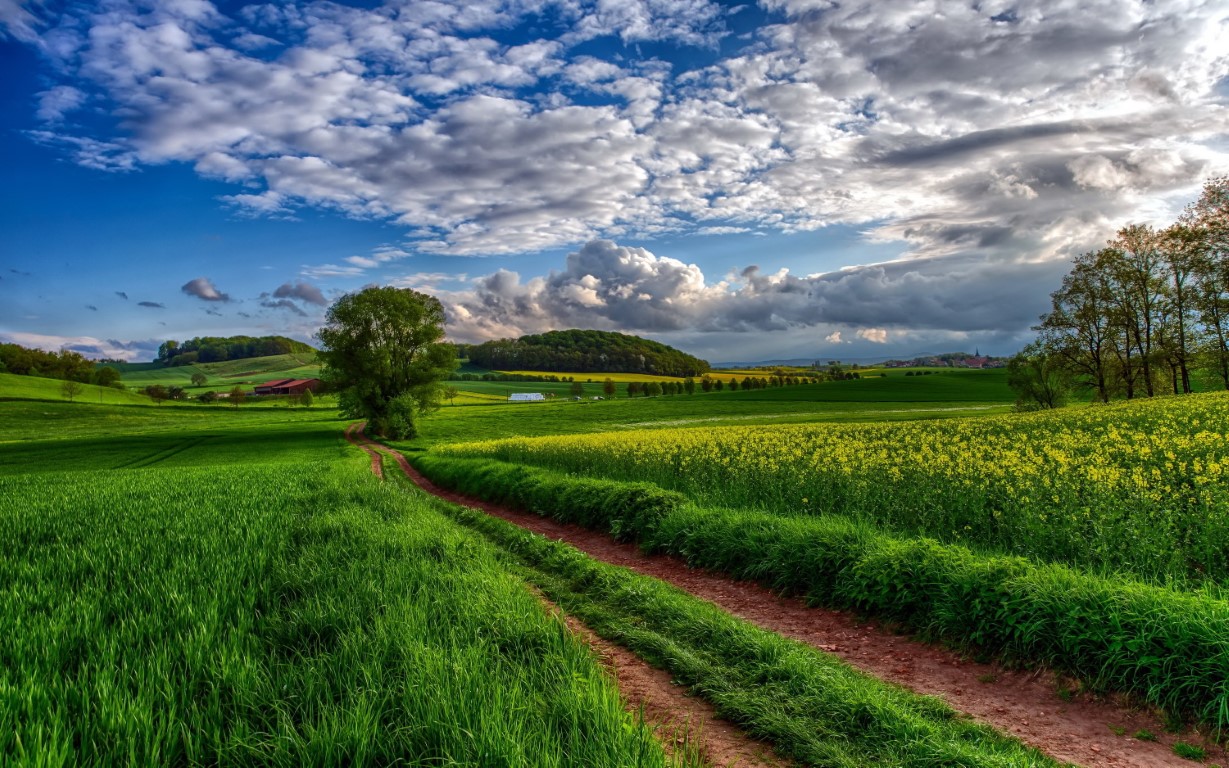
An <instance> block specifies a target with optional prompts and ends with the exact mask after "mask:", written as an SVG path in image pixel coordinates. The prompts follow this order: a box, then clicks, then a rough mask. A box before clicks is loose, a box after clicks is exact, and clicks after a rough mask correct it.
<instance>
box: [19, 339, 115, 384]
mask: <svg viewBox="0 0 1229 768" xmlns="http://www.w3.org/2000/svg"><path fill="white" fill-rule="evenodd" d="M93 372H94V364H93V363H92V362H90V361H89V360H87V359H86V358H85V356H84V355H82V354H81V353H80V352H73V351H72V350H69V349H61V350H60V351H59V352H44V351H43V350H41V349H27V348H26V347H23V346H21V345H20V344H0V373H14V374H17V375H18V376H42V377H44V378H47V379H71V380H73V381H90V378H91V374H93Z"/></svg>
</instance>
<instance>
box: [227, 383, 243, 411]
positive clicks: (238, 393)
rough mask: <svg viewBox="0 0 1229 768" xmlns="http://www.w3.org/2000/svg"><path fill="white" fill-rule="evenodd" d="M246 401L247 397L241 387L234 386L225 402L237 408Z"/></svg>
mask: <svg viewBox="0 0 1229 768" xmlns="http://www.w3.org/2000/svg"><path fill="white" fill-rule="evenodd" d="M246 399H247V395H246V394H244V392H243V387H241V386H239V385H238V384H236V385H235V386H234V387H232V388H231V390H230V396H229V397H228V398H227V402H229V403H230V404H231V405H233V406H234V407H236V408H238V407H239V406H241V405H243V401H244V400H246Z"/></svg>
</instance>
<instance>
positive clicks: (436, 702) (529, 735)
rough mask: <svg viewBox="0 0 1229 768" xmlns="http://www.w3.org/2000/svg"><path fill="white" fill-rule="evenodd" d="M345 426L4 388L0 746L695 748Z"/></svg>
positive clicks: (0, 758)
mask: <svg viewBox="0 0 1229 768" xmlns="http://www.w3.org/2000/svg"><path fill="white" fill-rule="evenodd" d="M343 426H344V422H342V421H340V420H338V419H337V418H336V415H335V412H333V411H332V410H325V409H317V410H305V409H294V410H289V409H285V408H247V407H244V408H240V409H231V408H227V407H201V406H190V407H189V406H183V407H167V406H165V405H164V406H153V405H125V406H106V405H104V406H98V405H93V404H89V403H80V402H78V403H71V404H70V403H62V402H46V401H40V400H28V401H21V400H8V401H0V434H2V439H3V442H0V661H2V663H0V764H4V765H14V766H24V765H30V766H67V765H196V764H229V765H266V766H274V765H276V766H292V765H307V764H330V765H343V764H344V765H392V764H408V765H509V766H511V765H543V766H590V765H595V766H664V765H667V764H672V763H679V762H685V761H686V759H687V758H686V752H685V751H684V753H683V754H682V755H680V757H679V758H678V759H677V760H673V759H668V758H667V757H666V756H665V755H664V753H663V751H662V749H661V746H660V743H659V741H658V740H657V739H655V738H654V736H653V735H652V733H651V732H650V730H649V729H648V728H647V727H646V726H644V725H642V724H641V723H640V722H639V721H638V720H637V718H636V716H635V714H634V713H633V714H629V713H627V712H625V711H624V709H623V704H622V701H621V700H620V697H619V694H618V691H617V690H616V689H615V687H614V685H613V683H612V682H611V680H610V679H609V678H608V677H607V676H606V674H605V672H604V671H603V670H602V668H601V666H600V664H599V663H598V660H597V659H596V658H595V657H594V656H593V655H592V653H591V652H590V651H589V650H588V649H587V648H586V647H585V646H584V645H583V644H582V643H580V642H579V641H578V640H577V639H576V638H575V637H573V635H572V634H571V633H570V631H569V630H568V629H567V628H566V626H565V625H564V624H563V622H562V621H561V620H560V619H559V618H557V617H555V616H553V615H551V614H550V613H549V612H548V610H547V608H545V607H544V606H543V605H542V603H540V602H539V600H538V599H537V598H536V597H535V596H534V595H533V594H532V593H531V592H530V591H528V590H526V589H525V586H524V583H523V581H522V580H521V578H520V577H518V576H516V575H514V574H513V573H511V572H510V571H509V569H508V568H507V566H506V565H505V564H504V563H503V562H502V561H501V559H500V556H499V555H498V554H497V551H496V549H495V548H494V547H493V546H492V545H490V544H487V543H486V542H484V540H483V539H482V537H481V536H479V535H477V534H474V533H471V532H468V531H466V530H464V529H463V528H460V527H458V526H457V525H456V524H455V523H453V522H451V521H449V520H448V519H447V518H445V517H444V516H442V515H441V514H440V513H439V512H438V511H436V510H435V509H434V508H433V506H432V504H431V503H430V502H429V501H428V500H427V499H426V498H425V497H423V496H421V495H417V496H409V495H406V494H403V493H400V492H399V491H397V490H396V489H395V488H392V487H390V486H388V485H385V484H381V483H379V482H378V481H377V480H376V479H375V478H374V477H373V476H372V475H371V473H370V471H369V468H368V461H367V458H366V456H364V455H363V454H362V453H360V452H359V451H358V450H357V449H355V448H353V447H351V446H349V445H348V444H347V443H346V442H345V441H344V440H343V437H342V428H343Z"/></svg>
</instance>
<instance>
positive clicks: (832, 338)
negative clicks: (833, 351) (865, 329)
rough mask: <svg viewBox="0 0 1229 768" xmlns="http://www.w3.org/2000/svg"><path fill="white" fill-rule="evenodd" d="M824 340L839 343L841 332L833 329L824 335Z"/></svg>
mask: <svg viewBox="0 0 1229 768" xmlns="http://www.w3.org/2000/svg"><path fill="white" fill-rule="evenodd" d="M824 341H826V342H828V343H829V344H840V343H841V332H840V331H833V332H832V333H830V334H828V335H827V336H825V337H824Z"/></svg>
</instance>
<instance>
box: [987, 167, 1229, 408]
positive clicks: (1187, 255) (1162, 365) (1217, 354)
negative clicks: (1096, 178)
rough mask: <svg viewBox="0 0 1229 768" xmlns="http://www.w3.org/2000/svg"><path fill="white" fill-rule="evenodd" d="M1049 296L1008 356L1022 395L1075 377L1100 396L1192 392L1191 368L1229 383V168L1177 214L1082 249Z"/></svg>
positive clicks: (1035, 396) (1047, 402) (1035, 395)
mask: <svg viewBox="0 0 1229 768" xmlns="http://www.w3.org/2000/svg"><path fill="white" fill-rule="evenodd" d="M1051 301H1052V309H1051V311H1050V312H1048V313H1046V314H1045V315H1043V316H1042V317H1041V323H1040V324H1039V325H1037V326H1035V327H1034V330H1037V331H1038V332H1039V334H1040V335H1039V338H1038V339H1037V341H1035V342H1034V343H1033V344H1030V345H1029V346H1028V347H1026V348H1025V349H1024V351H1023V352H1022V353H1021V354H1020V355H1019V356H1017V358H1016V359H1014V360H1013V361H1012V364H1011V365H1010V366H1009V371H1008V374H1009V380H1010V381H1011V382H1012V383H1013V386H1015V387H1016V388H1017V390H1018V391H1020V392H1021V397H1022V400H1025V401H1028V402H1033V403H1036V404H1037V405H1041V406H1043V407H1044V406H1053V405H1057V404H1061V400H1062V398H1063V393H1064V391H1065V389H1066V388H1067V386H1068V385H1069V384H1070V383H1072V382H1074V383H1076V384H1078V385H1081V386H1085V387H1088V388H1089V389H1091V390H1092V392H1093V395H1094V397H1095V398H1096V399H1097V400H1099V401H1101V402H1108V401H1109V400H1110V399H1112V398H1115V397H1125V398H1128V399H1129V398H1134V397H1140V396H1147V397H1152V396H1154V395H1158V394H1169V393H1189V392H1190V391H1191V390H1192V383H1191V382H1192V375H1193V373H1203V374H1205V375H1206V376H1207V377H1209V378H1210V379H1211V380H1212V381H1215V382H1216V383H1217V384H1218V385H1219V386H1223V387H1225V388H1226V389H1229V177H1221V178H1217V179H1213V180H1211V181H1209V182H1208V183H1207V184H1205V185H1204V189H1203V193H1202V195H1201V196H1200V198H1199V199H1198V200H1197V201H1196V202H1194V203H1192V204H1190V205H1189V206H1187V208H1186V209H1185V211H1184V212H1183V213H1182V215H1181V217H1179V219H1178V221H1176V222H1175V223H1174V224H1172V225H1170V226H1168V227H1166V228H1164V229H1155V228H1153V227H1150V226H1147V225H1131V226H1127V227H1124V228H1122V229H1120V230H1119V231H1118V233H1117V235H1116V236H1115V237H1114V238H1113V239H1112V240H1110V241H1109V242H1108V243H1107V244H1106V246H1105V247H1104V248H1101V249H1099V250H1096V251H1089V252H1087V253H1085V254H1083V255H1081V256H1079V257H1078V258H1076V259H1075V263H1074V266H1073V268H1072V270H1071V272H1070V273H1068V274H1067V276H1066V277H1065V278H1063V284H1062V287H1061V288H1059V289H1058V290H1057V291H1055V292H1054V293H1053V294H1051Z"/></svg>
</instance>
